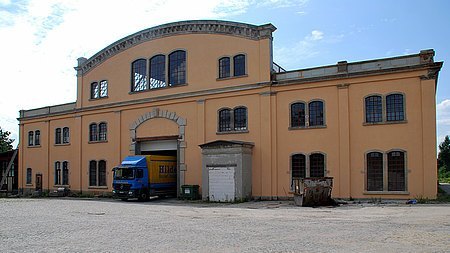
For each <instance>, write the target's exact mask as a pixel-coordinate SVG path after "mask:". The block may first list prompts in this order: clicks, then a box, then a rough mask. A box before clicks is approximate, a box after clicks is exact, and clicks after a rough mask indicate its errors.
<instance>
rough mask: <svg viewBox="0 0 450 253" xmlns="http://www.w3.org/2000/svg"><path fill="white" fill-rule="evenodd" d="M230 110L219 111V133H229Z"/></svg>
mask: <svg viewBox="0 0 450 253" xmlns="http://www.w3.org/2000/svg"><path fill="white" fill-rule="evenodd" d="M230 111H231V110H230V109H222V110H220V111H219V132H226V131H231V113H230Z"/></svg>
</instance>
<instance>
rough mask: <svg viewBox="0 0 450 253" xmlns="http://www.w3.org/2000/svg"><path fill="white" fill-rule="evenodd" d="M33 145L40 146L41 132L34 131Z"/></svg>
mask: <svg viewBox="0 0 450 253" xmlns="http://www.w3.org/2000/svg"><path fill="white" fill-rule="evenodd" d="M34 145H36V146H39V145H41V131H39V130H36V131H35V132H34Z"/></svg>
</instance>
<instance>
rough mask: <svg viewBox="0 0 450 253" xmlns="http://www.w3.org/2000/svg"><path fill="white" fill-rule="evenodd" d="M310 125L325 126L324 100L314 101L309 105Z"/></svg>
mask: <svg viewBox="0 0 450 253" xmlns="http://www.w3.org/2000/svg"><path fill="white" fill-rule="evenodd" d="M308 111H309V126H323V125H324V121H323V102H322V101H313V102H310V103H309V105H308Z"/></svg>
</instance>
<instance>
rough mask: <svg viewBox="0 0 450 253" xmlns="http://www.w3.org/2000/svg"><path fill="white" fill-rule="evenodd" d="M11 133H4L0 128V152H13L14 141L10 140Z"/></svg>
mask: <svg viewBox="0 0 450 253" xmlns="http://www.w3.org/2000/svg"><path fill="white" fill-rule="evenodd" d="M10 134H11V132H8V131H3V130H2V128H1V127H0V152H6V151H10V150H12V148H13V146H12V143H13V142H14V140H12V139H10V138H9V135H10Z"/></svg>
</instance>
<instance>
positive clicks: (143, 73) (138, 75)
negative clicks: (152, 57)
mask: <svg viewBox="0 0 450 253" xmlns="http://www.w3.org/2000/svg"><path fill="white" fill-rule="evenodd" d="M146 89H147V60H145V59H139V60H136V61H134V62H133V63H132V64H131V91H142V90H146Z"/></svg>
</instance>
